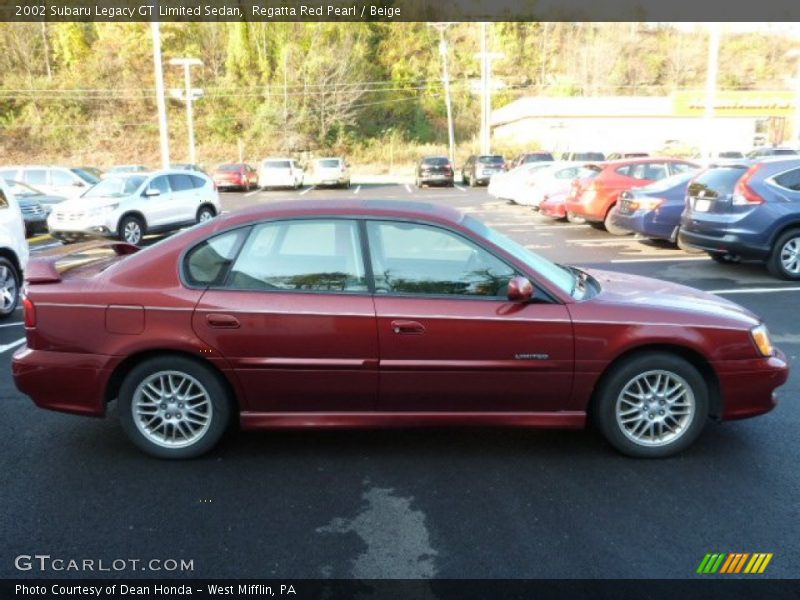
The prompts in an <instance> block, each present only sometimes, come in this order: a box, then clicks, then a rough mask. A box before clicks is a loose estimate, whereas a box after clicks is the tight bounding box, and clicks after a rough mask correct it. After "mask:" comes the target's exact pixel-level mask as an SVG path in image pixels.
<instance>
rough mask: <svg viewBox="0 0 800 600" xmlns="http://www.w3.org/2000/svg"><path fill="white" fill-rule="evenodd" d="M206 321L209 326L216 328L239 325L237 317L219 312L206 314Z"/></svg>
mask: <svg viewBox="0 0 800 600" xmlns="http://www.w3.org/2000/svg"><path fill="white" fill-rule="evenodd" d="M206 323H208V326H209V327H214V328H216V329H238V328H239V326H240V325H241V324H240V323H239V319H237V318H236V317H234V316H233V315H223V314H219V313H211V314H208V315H206Z"/></svg>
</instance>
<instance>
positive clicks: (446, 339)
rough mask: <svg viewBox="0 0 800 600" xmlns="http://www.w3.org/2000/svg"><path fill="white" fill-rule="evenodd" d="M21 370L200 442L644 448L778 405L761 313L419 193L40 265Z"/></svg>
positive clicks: (166, 443) (29, 383) (75, 402)
mask: <svg viewBox="0 0 800 600" xmlns="http://www.w3.org/2000/svg"><path fill="white" fill-rule="evenodd" d="M24 308H25V328H26V336H27V344H26V345H25V346H23V347H22V348H21V349H19V350H18V351H17V352H16V353H15V354H14V358H13V375H14V380H15V382H16V385H17V386H18V387H19V389H20V390H22V391H23V392H24V393H26V394H28V395H29V396H30V397H31V398H32V399H33V401H34V402H35V403H36V404H37V405H38V406H40V407H43V408H49V409H53V410H60V411H65V412H71V413H79V414H84V415H92V416H102V415H104V414H105V412H106V405H107V404H108V403H109V402H110V401H113V400H117V402H118V404H119V406H118V408H119V411H118V412H119V415H120V418H121V424H122V428H123V429H124V430H125V432H126V433H127V434H128V436H130V438H131V439H132V441H133V442H134V443H135V444H136V445H137V446H139V447H140V448H141V449H143V450H144V451H146V452H149V453H150V454H153V455H156V456H159V457H166V458H189V457H194V456H198V455H200V454H202V453H204V452H206V451H208V450H210V449H211V448H212V447H213V446H214V445H215V444H216V443H217V442H218V441H219V439H220V437H221V435H222V434H223V432H224V431H225V429H226V428H227V427H228V426H229V425H230V424H231V422H235V421H236V420H238V422H239V423H240V425H241V426H242V427H243V428H249V429H256V428H265V429H268V428H284V427H378V426H382V427H388V426H397V427H410V426H443V425H495V426H521V427H582V426H584V425H585V423H586V422H587V419H591V420H592V421H593V422H594V423H595V424H596V425H597V427H598V428H599V429H600V431H602V433H603V434H604V436H605V437H606V439H607V440H608V441H609V442H610V443H611V445H612V446H614V447H615V448H617V449H618V450H620V451H621V452H623V453H625V454H628V455H632V456H641V457H661V456H668V455H671V454H674V453H676V452H679V451H681V450H682V449H684V448H686V447H687V446H688V445H689V444H691V443H692V441H693V440H694V439H696V438H697V436H698V435H699V433H700V431H701V429H702V428H703V425H704V423H705V421H706V420H707V419H708V418H709V417H712V418H716V419H722V420H730V419H740V418H745V417H752V416H755V415H759V414H762V413H765V412H767V411H769V410H771V409H772V408H773V407H774V406H775V402H776V401H775V397H774V390H775V388H777V387H779V386H780V385H782V384H783V383H784V382H785V381H786V378H787V375H788V367H787V362H786V358H785V356H784V355H783V354H782V353H781V352H780V351H779V350H777V349H776V348H774V347H773V346H772V344H771V343H770V339H769V334H768V332H767V330H766V328H765V326H764V324H763V323H762V322H761V321H760V319H759V318H758V317H756V316H755V315H753V314H752V313H750V312H749V311H747V310H746V309H744V308H742V307H740V306H738V305H736V304H734V303H731V302H728V301H726V300H723V299H720V298H718V297H716V296H712V295H710V294H706V293H703V292H700V291H697V290H694V289H691V288H688V287H683V286H679V285H675V284H671V283H667V282H663V281H658V280H654V279H647V278H643V277H636V276H632V275H623V274H619V273H612V272H604V271H595V270H580V269H577V268H574V267H566V266H560V265H557V264H554V263H551V262H549V261H548V260H546V259H544V258H543V257H541V256H538V255H537V254H534V253H533V252H530V251H529V250H527V249H525V248H524V247H522V246H520V245H518V244H516V243H515V242H513V241H512V240H510V239H509V238H507V237H505V236H503V235H501V234H499V233H498V232H496V231H494V230H492V229H490V228H488V227H487V226H486V225H484V224H482V223H481V222H479V221H477V220H475V219H474V218H472V217H470V216H464V215H462V214H461V213H459V212H457V211H455V210H453V209H450V208H445V207H433V206H429V205H425V204H415V203H412V202H402V203H400V202H383V201H381V202H378V201H374V202H373V201H362V202H356V201H338V202H335V203H332V202H330V201H327V202H318V201H307V202H294V203H291V202H289V203H275V204H271V205H269V206H263V205H262V206H258V207H254V208H251V209H246V210H243V211H238V212H234V213H231V214H228V215H224V216H222V217H219V218H217V219H214V220H213V221H210V222H208V223H201V224H199V225H197V226H195V227H193V228H191V229H189V230H186V231H184V232H182V233H180V234H178V235H175V236H173V237H171V238H168V239H165V240H163V241H161V242H159V243H157V244H155V245H153V246H151V247H149V248H146V249H144V250H138V249H137V248H136V247H135V246H130V245H128V244H125V243H110V242H106V243H105V244H104V243H103V242H94V243H89V244H88V245H84V246H77V247H73V248H72V249H71V251H70V254H67V255H55V256H49V257H43V258H39V259H36V260H34V261H32V263H31V265H30V266H29V268H28V273H27V286H26V289H25V299H24Z"/></svg>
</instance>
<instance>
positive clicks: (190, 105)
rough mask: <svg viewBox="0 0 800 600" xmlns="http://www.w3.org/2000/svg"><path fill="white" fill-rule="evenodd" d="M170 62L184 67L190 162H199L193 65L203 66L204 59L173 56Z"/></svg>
mask: <svg viewBox="0 0 800 600" xmlns="http://www.w3.org/2000/svg"><path fill="white" fill-rule="evenodd" d="M169 64H171V65H176V66H182V67H183V83H184V86H185V91H184V96H183V98H184V100H185V101H186V128H187V129H188V132H189V162H190V163H191V164H195V163H197V156H196V153H195V148H194V91H193V90H192V74H191V67H194V66H201V65H202V64H203V61H201V60H200V59H199V58H173V59H172V60H170V61H169Z"/></svg>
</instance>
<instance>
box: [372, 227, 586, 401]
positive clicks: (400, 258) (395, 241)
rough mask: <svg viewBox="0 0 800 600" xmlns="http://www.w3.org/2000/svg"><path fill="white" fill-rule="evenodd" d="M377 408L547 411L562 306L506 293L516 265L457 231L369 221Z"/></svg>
mask: <svg viewBox="0 0 800 600" xmlns="http://www.w3.org/2000/svg"><path fill="white" fill-rule="evenodd" d="M367 231H368V238H369V247H370V254H371V259H372V267H373V272H374V275H375V285H376V295H375V310H376V315H377V323H378V336H379V340H380V373H381V380H380V392H379V407H380V410H385V411H412V412H437V411H444V412H497V411H521V412H528V411H530V412H539V411H555V410H560V409H561V408H563V406H564V404H565V403H566V402H567V400H568V397H569V394H570V391H571V386H572V371H573V359H574V351H573V333H572V324H571V321H570V318H569V314H568V312H567V309H566V307H565V306H564V305H562V304H558V303H554V302H548V301H540V302H535V301H534V302H530V303H515V302H509V301H508V299H507V297H506V287H507V283H508V281H509V280H510V279H511V277H513V276H514V275H516V274H517V273H516V272H515V270H514V269H513V268H512V267H510V266H509V265H507V264H506V263H505V262H503V261H501V260H500V259H498V258H497V257H495V256H494V255H493V254H491V253H489V252H488V251H487V250H485V249H484V248H481V247H479V246H477V245H476V244H475V243H474V242H472V241H471V240H468V239H466V238H465V237H463V236H461V235H460V234H458V233H455V232H453V231H450V230H447V229H444V228H439V227H435V226H430V225H420V224H415V223H403V222H392V221H371V222H369V223H368V225H367Z"/></svg>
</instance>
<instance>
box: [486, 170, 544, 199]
mask: <svg viewBox="0 0 800 600" xmlns="http://www.w3.org/2000/svg"><path fill="white" fill-rule="evenodd" d="M550 164H551V163H547V162H530V163H523V164H521V165H519V166H518V167H514V168H513V169H511V170H510V171H506V172H504V173H498V174H497V175H494V176H492V179H491V180H490V181H489V187H488V188H487V189H486V191H487V193H488V194H489V195H490V196H494V197H495V198H501V199H503V200H514V201H515V202H516V201H517V200H516V198H519V197H524V196H525V195H526V191H527V190H528V189H529V187H528V186H529V185H530V182H531V181H532V180H533V179H534V178H535V176H536V174H537V173H539V172H541V171H542V170H544V169H545V168H546V167H547V166H549V165H550ZM519 204H522V202H519Z"/></svg>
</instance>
